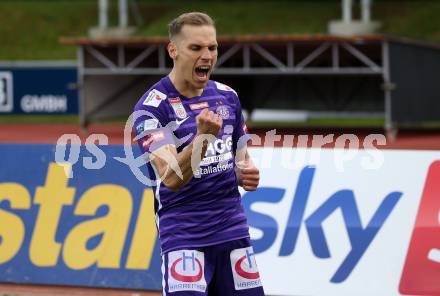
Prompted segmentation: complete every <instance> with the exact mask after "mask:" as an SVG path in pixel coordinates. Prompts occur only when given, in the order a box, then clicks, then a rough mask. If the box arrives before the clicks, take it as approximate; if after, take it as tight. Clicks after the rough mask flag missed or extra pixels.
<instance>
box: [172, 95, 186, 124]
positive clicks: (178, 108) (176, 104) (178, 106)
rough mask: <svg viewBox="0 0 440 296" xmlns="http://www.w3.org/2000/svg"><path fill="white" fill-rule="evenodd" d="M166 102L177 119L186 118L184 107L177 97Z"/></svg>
mask: <svg viewBox="0 0 440 296" xmlns="http://www.w3.org/2000/svg"><path fill="white" fill-rule="evenodd" d="M168 102H170V104H171V107H172V108H173V110H174V113H175V114H176V116H177V118H180V119H184V118H186V117H187V116H188V115H187V114H186V110H185V107H184V106H183V104H182V101H181V100H180V98H179V97H175V98H169V99H168Z"/></svg>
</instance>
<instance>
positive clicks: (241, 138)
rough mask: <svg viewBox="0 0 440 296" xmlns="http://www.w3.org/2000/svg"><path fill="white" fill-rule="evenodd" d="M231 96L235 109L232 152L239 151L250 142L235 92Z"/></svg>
mask: <svg viewBox="0 0 440 296" xmlns="http://www.w3.org/2000/svg"><path fill="white" fill-rule="evenodd" d="M232 96H234V99H235V101H236V109H235V118H236V120H235V126H234V132H233V135H232V139H233V143H234V145H235V147H234V151H236V150H237V149H241V148H243V147H244V146H246V145H247V143H248V142H249V140H250V136H249V134H248V130H247V126H246V123H245V121H244V117H243V112H242V110H241V104H240V100H239V98H238V96H237V94H236V93H235V92H233V94H232Z"/></svg>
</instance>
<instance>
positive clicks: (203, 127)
mask: <svg viewBox="0 0 440 296" xmlns="http://www.w3.org/2000/svg"><path fill="white" fill-rule="evenodd" d="M196 124H197V134H199V135H205V134H210V135H213V136H215V137H217V135H218V132H219V131H220V129H221V127H222V125H223V119H222V118H221V117H220V116H218V115H217V114H215V113H214V112H212V111H209V110H208V109H203V110H202V112H200V114H199V115H197V117H196Z"/></svg>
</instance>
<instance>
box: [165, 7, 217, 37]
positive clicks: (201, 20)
mask: <svg viewBox="0 0 440 296" xmlns="http://www.w3.org/2000/svg"><path fill="white" fill-rule="evenodd" d="M184 25H192V26H213V27H214V28H215V22H214V20H213V19H212V18H211V17H210V16H209V15H207V14H206V13H203V12H197V11H195V12H188V13H184V14H181V15H179V16H178V17H177V18H175V19H174V20H172V21H171V23H169V24H168V36H169V38H170V40H172V39H173V38H174V37H175V36H177V35H179V34H180V32H181V31H182V28H183V26H184Z"/></svg>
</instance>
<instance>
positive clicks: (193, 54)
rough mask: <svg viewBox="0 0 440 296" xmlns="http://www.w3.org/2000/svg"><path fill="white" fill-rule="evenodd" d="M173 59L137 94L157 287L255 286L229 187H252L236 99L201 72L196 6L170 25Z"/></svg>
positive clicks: (201, 22) (211, 36) (203, 26)
mask: <svg viewBox="0 0 440 296" xmlns="http://www.w3.org/2000/svg"><path fill="white" fill-rule="evenodd" d="M169 37H170V43H169V44H168V47H167V49H168V54H169V56H170V57H171V58H172V59H173V62H174V66H173V69H172V71H171V72H170V73H169V75H167V76H166V77H163V78H162V79H161V80H160V81H159V82H157V83H156V84H154V85H153V86H152V87H151V88H150V89H149V90H148V91H147V92H146V93H145V94H144V95H143V96H142V98H141V99H140V100H139V102H138V103H137V104H136V106H135V111H142V112H144V113H145V114H144V115H143V116H141V117H139V118H138V119H137V120H136V121H135V125H134V127H135V132H136V135H137V137H138V138H139V140H138V143H139V146H140V147H141V150H142V151H143V152H144V153H147V155H148V157H149V162H148V169H149V173H150V176H152V178H154V179H155V180H156V185H155V186H153V191H154V194H155V211H156V223H157V227H158V230H159V236H160V243H161V252H162V273H163V282H162V284H163V291H164V292H163V293H164V295H175V296H180V295H209V296H213V295H219V296H228V295H230V296H233V295H234V296H237V295H249V296H259V295H264V292H263V287H262V284H261V281H260V276H259V273H258V269H257V266H256V261H255V256H254V251H253V249H252V246H251V244H250V238H249V227H248V224H247V221H246V217H245V215H244V211H243V207H242V205H241V198H240V194H239V191H238V186H239V185H240V186H242V187H243V188H244V190H247V191H254V190H256V189H257V186H258V183H259V170H258V169H257V168H256V167H255V165H254V164H253V162H252V160H251V159H250V156H249V154H248V152H247V150H246V145H245V144H246V142H247V140H248V139H249V137H248V136H247V135H246V126H245V123H244V120H243V116H242V112H241V106H240V101H239V99H238V97H237V94H236V92H235V91H234V90H233V89H231V88H230V87H228V86H226V85H224V84H222V83H219V82H216V81H212V80H209V78H210V74H211V72H212V71H213V69H214V65H215V63H216V61H217V40H216V29H215V25H214V22H213V20H212V19H211V18H210V17H209V16H208V15H206V14H204V13H199V12H191V13H185V14H182V15H180V16H179V17H177V18H176V19H175V20H173V21H172V22H171V23H170V24H169Z"/></svg>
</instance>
